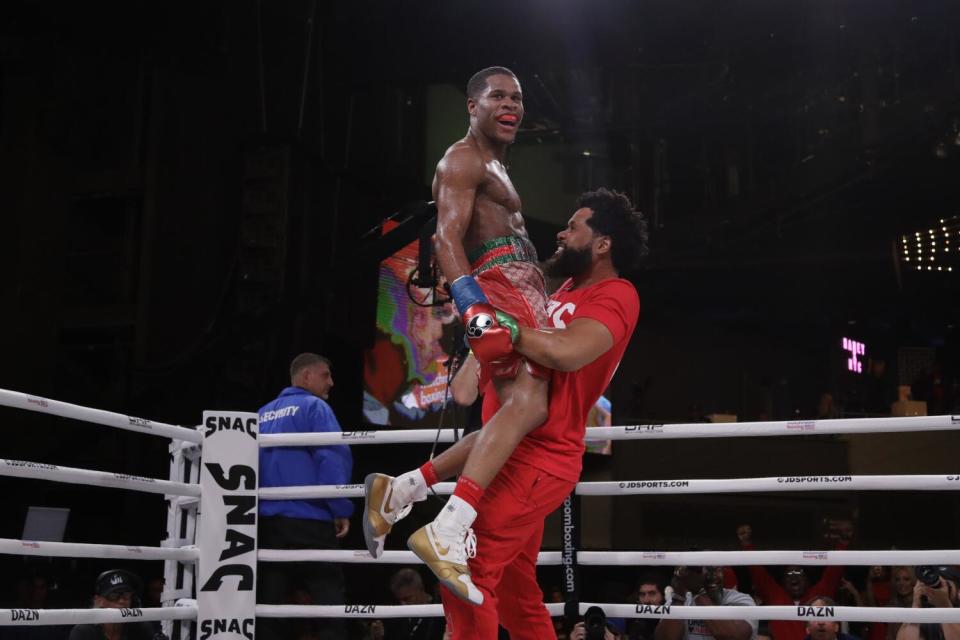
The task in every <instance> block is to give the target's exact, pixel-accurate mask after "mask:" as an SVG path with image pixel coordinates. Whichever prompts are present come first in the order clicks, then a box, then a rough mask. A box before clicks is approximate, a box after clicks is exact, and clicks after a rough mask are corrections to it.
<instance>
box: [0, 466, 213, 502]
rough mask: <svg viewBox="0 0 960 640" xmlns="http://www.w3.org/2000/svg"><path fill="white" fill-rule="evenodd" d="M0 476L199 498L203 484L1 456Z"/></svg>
mask: <svg viewBox="0 0 960 640" xmlns="http://www.w3.org/2000/svg"><path fill="white" fill-rule="evenodd" d="M0 476H12V477H15V478H34V479H36V480H53V481H56V482H66V483H68V484H84V485H89V486H96V487H110V488H113V489H130V490H132V491H145V492H147V493H162V494H164V495H175V496H192V497H197V498H198V497H200V485H198V484H189V483H186V482H172V481H170V480H158V479H156V478H144V477H141V476H132V475H129V474H126V473H112V472H109V471H92V470H90V469H75V468H73V467H61V466H58V465H55V464H46V463H42V462H27V461H24V460H6V459H0Z"/></svg>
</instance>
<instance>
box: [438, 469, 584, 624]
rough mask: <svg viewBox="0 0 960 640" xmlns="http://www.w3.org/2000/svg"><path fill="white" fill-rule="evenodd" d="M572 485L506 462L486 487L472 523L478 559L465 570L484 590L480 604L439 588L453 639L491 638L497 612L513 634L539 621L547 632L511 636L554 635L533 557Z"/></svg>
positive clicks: (498, 617)
mask: <svg viewBox="0 0 960 640" xmlns="http://www.w3.org/2000/svg"><path fill="white" fill-rule="evenodd" d="M573 487H574V483H572V482H569V481H567V480H561V479H560V478H556V477H554V476H551V475H550V474H547V473H544V472H542V471H539V470H538V469H535V468H533V467H530V466H527V465H521V464H517V463H513V461H512V460H509V461H507V464H506V465H504V467H503V469H501V470H500V473H499V474H498V475H497V477H496V478H495V479H494V481H493V483H491V484H490V486H489V487H487V490H486V492H485V493H484V496H483V500H482V501H481V502H480V509H479V510H478V516H477V520H476V522H474V532H475V533H476V536H477V557H476V558H473V559H472V560H470V572H471V574H472V576H473V582H474V584H475V585H476V586H477V588H478V589H480V590H481V591H483V596H484V602H483V605H481V606H479V607H477V606H474V605H472V604H469V603H467V602H463V601H462V600H460V599H459V598H457V597H456V596H454V595H452V594H451V593H449V592H448V591H447V590H446V589H442V590H441V597H442V599H443V608H444V614H445V615H446V617H447V624H448V625H449V627H450V628H451V629H452V631H453V638H454V640H496V637H497V626H498V624H499V623H500V622H501V620H500V613H501V612H502V613H503V614H504V615H505V616H506V619H505V620H504V622H506V623H507V624H510V625H512V626H514V627H515V628H517V633H521V634H522V633H527V632H526V631H525V630H524V629H521V628H520V627H525V628H526V629H530V630H534V629H536V630H537V631H532V632H533V633H534V634H536V633H537V632H539V630H540V629H541V628H543V625H544V624H546V625H547V627H549V629H550V633H549V634H548V635H546V636H543V635H540V636H537V635H517V636H514V637H516V638H543V637H550V636H551V635H552V634H553V625H552V624H551V623H550V616H549V615H548V614H547V612H546V609H545V608H544V606H543V594H542V593H541V592H540V588H539V586H538V585H537V579H536V561H537V554H538V553H539V551H540V541H541V539H542V537H543V520H544V518H546V517H547V515H549V514H550V513H551V512H552V511H554V510H555V509H556V508H557V507H558V506H559V505H560V504H561V503H562V502H563V499H564V498H566V497H567V495H569V494H570V492H571V491H572V490H573ZM508 568H509V569H508ZM505 571H506V572H507V573H506V575H507V576H508V577H509V579H508V580H507V582H506V583H504V582H503V578H504V576H505ZM501 588H505V589H506V592H505V594H509V595H508V596H507V597H509V598H510V599H511V600H512V601H511V602H509V603H506V602H505V601H503V600H501V598H502V597H504V595H505V594H501V593H500V592H499V591H500V589H501ZM523 590H525V591H524V592H523V593H522V595H521V591H523ZM501 602H504V604H503V605H501V604H500V603H501ZM521 621H522V622H521ZM534 625H536V626H534Z"/></svg>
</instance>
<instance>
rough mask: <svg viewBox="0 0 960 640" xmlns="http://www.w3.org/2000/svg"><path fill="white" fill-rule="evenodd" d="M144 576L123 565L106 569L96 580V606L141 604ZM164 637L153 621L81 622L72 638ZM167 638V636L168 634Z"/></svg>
mask: <svg viewBox="0 0 960 640" xmlns="http://www.w3.org/2000/svg"><path fill="white" fill-rule="evenodd" d="M140 584H141V582H140V578H139V577H137V576H136V575H134V574H133V573H130V572H129V571H123V570H121V569H111V570H109V571H104V572H103V573H101V574H100V575H99V576H98V577H97V580H96V582H95V583H94V589H93V608H94V609H129V608H131V607H139V606H140V595H139V594H140ZM158 638H164V636H163V634H158V633H157V632H156V631H155V630H154V628H153V625H151V624H150V623H149V622H142V621H137V622H106V623H103V624H78V625H77V626H75V627H74V628H73V629H71V630H70V640H156V639H158ZM164 640H165V638H164Z"/></svg>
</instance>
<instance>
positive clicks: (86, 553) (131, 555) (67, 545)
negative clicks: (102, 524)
mask: <svg viewBox="0 0 960 640" xmlns="http://www.w3.org/2000/svg"><path fill="white" fill-rule="evenodd" d="M0 553H2V554H10V555H19V556H49V557H56V558H112V559H117V560H120V559H122V560H177V561H179V562H196V561H197V557H198V555H199V554H198V553H197V550H196V548H193V547H187V548H181V549H168V548H164V547H131V546H123V545H118V544H85V543H79V542H39V541H34V540H13V539H10V538H0Z"/></svg>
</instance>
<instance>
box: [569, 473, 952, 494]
mask: <svg viewBox="0 0 960 640" xmlns="http://www.w3.org/2000/svg"><path fill="white" fill-rule="evenodd" d="M957 490H960V475H950V476H948V475H913V476H844V475H838V476H782V477H779V478H734V479H730V480H626V481H621V482H580V483H578V484H577V495H581V496H614V495H639V494H664V493H669V494H675V493H751V492H754V491H756V492H764V491H957Z"/></svg>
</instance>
